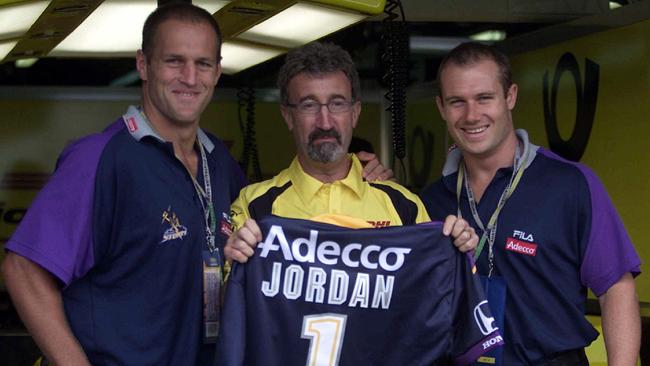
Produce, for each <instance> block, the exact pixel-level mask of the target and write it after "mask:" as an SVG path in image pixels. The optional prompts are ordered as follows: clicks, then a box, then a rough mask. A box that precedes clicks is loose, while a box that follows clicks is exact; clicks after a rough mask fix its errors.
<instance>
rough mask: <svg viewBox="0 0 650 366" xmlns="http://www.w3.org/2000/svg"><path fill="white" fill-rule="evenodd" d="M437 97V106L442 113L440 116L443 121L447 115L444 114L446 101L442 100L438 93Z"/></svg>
mask: <svg viewBox="0 0 650 366" xmlns="http://www.w3.org/2000/svg"><path fill="white" fill-rule="evenodd" d="M435 99H436V106H437V107H438V113H440V117H441V118H442V119H443V121H444V119H445V115H444V113H443V112H444V110H445V105H444V102H443V101H442V98H441V97H440V96H439V95H437V96H436V97H435Z"/></svg>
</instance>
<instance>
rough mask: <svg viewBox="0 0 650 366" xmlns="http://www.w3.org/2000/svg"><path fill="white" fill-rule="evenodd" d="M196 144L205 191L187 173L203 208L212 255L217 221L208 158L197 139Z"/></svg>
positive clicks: (206, 238)
mask: <svg viewBox="0 0 650 366" xmlns="http://www.w3.org/2000/svg"><path fill="white" fill-rule="evenodd" d="M196 143H197V144H198V145H199V151H200V153H201V168H202V171H203V184H204V185H205V189H203V187H201V185H200V184H199V182H198V181H197V180H196V178H194V175H193V174H192V173H191V172H190V171H189V169H188V170H187V172H188V173H189V175H190V178H192V183H193V184H194V189H195V190H196V194H197V195H198V196H199V201H200V202H201V207H202V208H203V216H204V219H205V241H206V243H207V244H208V249H209V250H210V253H213V252H215V251H216V250H217V246H216V244H215V237H214V233H215V230H216V228H217V219H216V216H215V214H214V204H213V203H212V184H211V182H210V171H209V169H208V158H207V157H206V155H205V150H204V149H203V145H202V144H201V142H199V140H198V138H197V140H196Z"/></svg>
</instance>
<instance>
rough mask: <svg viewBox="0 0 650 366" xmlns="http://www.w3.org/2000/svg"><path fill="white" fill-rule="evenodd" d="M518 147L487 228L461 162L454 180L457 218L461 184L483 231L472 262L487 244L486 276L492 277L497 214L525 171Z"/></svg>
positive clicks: (477, 223)
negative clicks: (508, 178) (487, 266)
mask: <svg viewBox="0 0 650 366" xmlns="http://www.w3.org/2000/svg"><path fill="white" fill-rule="evenodd" d="M518 153H519V147H518V146H517V153H516V154H515V160H514V164H513V165H514V167H513V170H512V175H511V176H510V181H509V182H508V185H507V186H506V188H505V189H504V190H503V192H502V193H501V197H500V198H499V203H498V204H497V207H496V209H495V210H494V212H493V213H492V216H491V217H490V220H489V221H488V224H487V227H486V226H485V225H483V221H482V220H481V218H480V217H479V214H478V210H477V208H476V200H475V199H474V192H473V191H472V188H471V187H470V186H469V180H468V179H467V178H465V177H466V176H467V171H466V168H465V163H464V162H463V161H461V163H460V166H459V169H458V178H457V180H456V203H457V207H458V211H457V213H458V215H457V216H458V217H459V218H462V217H463V215H462V213H461V210H460V196H461V191H462V189H463V184H464V185H465V190H466V191H467V201H468V202H469V208H470V211H471V212H472V217H473V218H474V221H475V222H476V225H478V227H479V228H480V229H481V230H483V234H482V235H481V239H480V241H479V243H478V246H477V247H476V253H475V254H474V261H477V260H478V258H479V256H480V255H481V252H482V251H483V248H484V247H485V242H486V241H487V242H488V244H489V245H488V258H489V271H488V276H491V275H492V270H493V269H494V251H493V248H494V241H495V239H496V232H497V220H498V218H499V214H500V213H501V210H502V209H503V207H504V206H505V204H506V201H507V200H508V198H510V196H511V195H512V193H513V192H514V191H515V189H516V188H517V185H518V184H519V181H520V180H521V177H522V176H523V174H524V170H525V169H526V164H527V159H526V158H524V161H520V159H519V158H518V156H519V154H518ZM526 155H527V154H525V153H524V157H526Z"/></svg>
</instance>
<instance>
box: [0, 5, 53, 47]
mask: <svg viewBox="0 0 650 366" xmlns="http://www.w3.org/2000/svg"><path fill="white" fill-rule="evenodd" d="M49 4H50V2H49V1H36V2H28V3H19V4H18V5H10V6H3V7H2V11H1V12H0V39H8V38H15V37H20V36H22V35H23V34H25V32H27V31H28V30H29V28H30V27H31V26H32V24H34V22H35V21H36V19H38V17H39V16H40V15H41V14H42V13H43V11H44V10H45V8H47V6H48V5H49Z"/></svg>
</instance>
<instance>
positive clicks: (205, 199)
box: [138, 109, 219, 257]
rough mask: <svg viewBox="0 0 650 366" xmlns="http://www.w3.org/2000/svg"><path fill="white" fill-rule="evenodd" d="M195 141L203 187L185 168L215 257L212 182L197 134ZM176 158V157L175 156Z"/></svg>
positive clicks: (208, 243) (147, 120)
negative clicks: (192, 185) (201, 211)
mask: <svg viewBox="0 0 650 366" xmlns="http://www.w3.org/2000/svg"><path fill="white" fill-rule="evenodd" d="M138 110H139V111H140V115H142V118H143V119H144V121H145V122H146V123H147V124H148V125H149V127H151V129H152V130H154V131H156V129H155V128H154V126H153V125H152V124H151V123H150V122H149V119H147V116H146V115H145V114H144V111H143V110H142V109H138ZM196 143H197V145H199V151H200V153H201V166H202V168H203V169H202V170H203V183H204V185H205V189H203V187H201V185H200V184H199V182H198V181H197V180H196V178H194V175H193V174H192V172H191V171H190V170H189V169H188V168H187V167H185V169H186V170H187V173H188V174H189V175H190V178H192V184H194V189H195V190H196V194H197V195H198V196H199V201H200V202H201V208H202V209H203V219H204V220H205V241H206V244H207V245H208V249H209V250H210V253H214V252H215V251H216V255H217V257H218V256H219V251H218V250H217V246H216V244H215V234H214V233H215V231H216V228H217V217H216V216H215V213H214V204H213V203H212V184H211V182H210V171H209V169H208V158H207V156H206V154H205V150H204V149H203V145H202V144H201V142H200V141H199V139H198V136H197V138H196ZM176 158H177V159H178V157H176Z"/></svg>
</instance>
